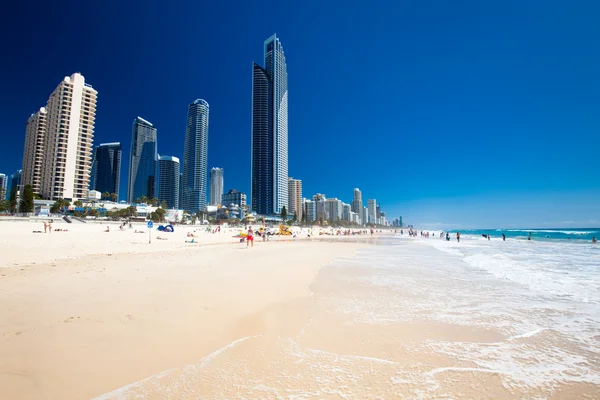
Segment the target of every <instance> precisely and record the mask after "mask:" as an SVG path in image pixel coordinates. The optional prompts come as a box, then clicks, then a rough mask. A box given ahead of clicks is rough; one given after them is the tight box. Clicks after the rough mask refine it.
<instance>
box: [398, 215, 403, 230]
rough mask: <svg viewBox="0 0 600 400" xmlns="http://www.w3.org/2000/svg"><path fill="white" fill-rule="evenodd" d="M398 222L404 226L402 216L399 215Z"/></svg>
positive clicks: (401, 226)
mask: <svg viewBox="0 0 600 400" xmlns="http://www.w3.org/2000/svg"><path fill="white" fill-rule="evenodd" d="M398 223H399V226H400V228H404V223H403V222H402V217H398Z"/></svg>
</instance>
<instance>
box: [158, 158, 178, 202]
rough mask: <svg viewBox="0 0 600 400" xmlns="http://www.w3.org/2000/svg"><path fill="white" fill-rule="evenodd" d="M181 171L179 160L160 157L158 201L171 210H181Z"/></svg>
mask: <svg viewBox="0 0 600 400" xmlns="http://www.w3.org/2000/svg"><path fill="white" fill-rule="evenodd" d="M179 170H180V167H179V158H177V157H172V156H159V157H158V201H159V202H160V203H162V202H163V201H164V202H166V203H167V207H168V208H171V209H172V208H174V209H179Z"/></svg>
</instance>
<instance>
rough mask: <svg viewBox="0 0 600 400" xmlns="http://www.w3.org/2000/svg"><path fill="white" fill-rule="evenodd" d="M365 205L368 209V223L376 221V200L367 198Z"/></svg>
mask: <svg viewBox="0 0 600 400" xmlns="http://www.w3.org/2000/svg"><path fill="white" fill-rule="evenodd" d="M367 207H368V209H369V215H368V222H369V223H370V224H376V223H377V200H375V199H369V200H367Z"/></svg>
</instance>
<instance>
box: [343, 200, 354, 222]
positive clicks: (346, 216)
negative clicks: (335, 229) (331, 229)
mask: <svg viewBox="0 0 600 400" xmlns="http://www.w3.org/2000/svg"><path fill="white" fill-rule="evenodd" d="M342 219H343V220H344V221H348V222H352V207H351V206H350V204H346V203H342Z"/></svg>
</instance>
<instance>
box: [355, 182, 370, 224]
mask: <svg viewBox="0 0 600 400" xmlns="http://www.w3.org/2000/svg"><path fill="white" fill-rule="evenodd" d="M362 207H363V205H362V193H361V192H360V190H359V189H358V188H355V189H354V199H353V200H352V211H353V212H355V213H357V214H358V215H359V216H360V215H361V214H362ZM361 219H362V218H361ZM362 223H363V224H366V223H367V221H363V222H362Z"/></svg>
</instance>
